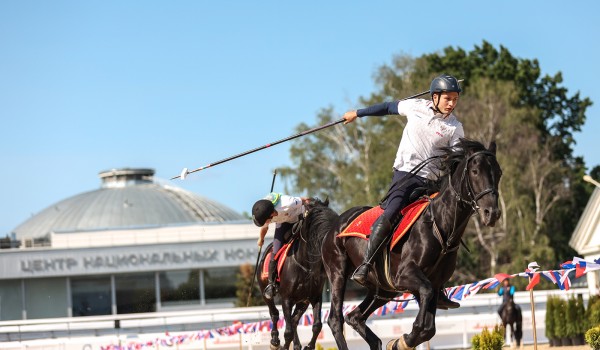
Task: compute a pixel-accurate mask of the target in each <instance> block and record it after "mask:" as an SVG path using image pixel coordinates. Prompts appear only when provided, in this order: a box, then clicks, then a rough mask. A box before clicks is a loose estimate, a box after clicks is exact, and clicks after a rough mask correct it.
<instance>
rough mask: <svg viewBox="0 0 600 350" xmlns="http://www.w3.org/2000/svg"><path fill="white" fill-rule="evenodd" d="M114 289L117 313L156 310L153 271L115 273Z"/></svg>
mask: <svg viewBox="0 0 600 350" xmlns="http://www.w3.org/2000/svg"><path fill="white" fill-rule="evenodd" d="M115 289H116V293H117V301H116V302H117V313H118V314H131V313H140V312H154V311H156V292H155V291H156V286H155V283H154V272H147V273H136V274H124V275H116V276H115Z"/></svg>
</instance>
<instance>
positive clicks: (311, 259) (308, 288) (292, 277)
mask: <svg viewBox="0 0 600 350" xmlns="http://www.w3.org/2000/svg"><path fill="white" fill-rule="evenodd" d="M328 205H329V200H325V201H324V202H322V201H320V200H318V199H314V200H311V201H310V203H309V204H307V206H306V209H307V215H306V216H305V218H304V219H303V220H302V221H301V224H300V225H297V226H295V227H294V236H293V238H292V240H293V241H292V242H291V243H290V244H291V246H290V248H289V249H288V250H287V254H286V259H285V261H284V263H283V266H282V268H281V270H280V271H279V276H280V282H279V297H278V298H277V299H281V306H282V311H283V317H284V319H285V333H284V339H285V343H284V345H283V347H282V348H283V349H289V347H290V345H291V343H292V342H293V343H294V350H299V349H301V348H302V345H301V344H300V339H299V338H298V333H297V331H296V328H297V326H298V322H299V321H300V318H301V317H302V315H304V312H305V311H306V309H307V308H308V305H309V304H310V305H312V308H313V318H314V323H313V326H312V331H313V335H312V338H311V340H310V342H309V343H308V345H307V346H306V347H305V348H304V350H312V349H314V348H315V345H316V344H315V343H316V341H317V336H318V335H319V333H320V332H321V328H322V327H323V324H322V322H321V306H322V301H323V300H322V299H323V285H324V284H325V281H326V280H327V276H326V275H325V272H324V271H323V260H322V259H321V245H322V242H323V238H324V237H325V236H326V235H330V234H331V235H335V234H336V232H337V230H338V228H339V216H338V214H337V213H336V212H335V211H333V210H332V209H330V208H329V207H328ZM272 248H273V246H272V245H270V246H268V247H267V249H266V250H265V253H264V254H263V256H262V258H261V260H260V263H259V266H265V259H266V257H267V256H268V255H269V253H270V252H271V251H272ZM281 249H284V248H281ZM257 278H258V285H259V287H260V290H261V291H264V290H265V287H266V286H267V284H268V283H269V281H268V278H267V276H265V275H263V274H258V276H257ZM263 299H264V300H265V303H266V304H267V306H268V307H269V314H270V316H271V321H272V322H273V328H272V330H271V349H272V350H275V349H280V347H279V344H280V341H279V331H278V329H277V322H278V321H279V311H278V310H277V306H276V305H275V298H274V299H266V298H264V295H263Z"/></svg>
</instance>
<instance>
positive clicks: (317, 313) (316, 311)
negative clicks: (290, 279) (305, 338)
mask: <svg viewBox="0 0 600 350" xmlns="http://www.w3.org/2000/svg"><path fill="white" fill-rule="evenodd" d="M322 304H323V299H322V297H321V294H319V296H318V297H316V298H314V299H313V300H312V301H311V305H312V308H313V319H314V322H313V326H312V338H310V342H309V343H308V345H306V346H305V347H304V349H303V350H314V348H315V346H316V343H317V337H318V336H319V334H320V333H321V329H322V328H323V323H322V322H321V306H322Z"/></svg>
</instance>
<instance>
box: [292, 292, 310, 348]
mask: <svg viewBox="0 0 600 350" xmlns="http://www.w3.org/2000/svg"><path fill="white" fill-rule="evenodd" d="M307 308H308V302H307V301H304V302H300V303H298V304H296V306H295V307H294V312H293V313H292V317H291V318H292V321H291V322H292V334H293V335H294V340H293V341H294V350H300V349H301V348H302V344H300V338H299V337H298V323H299V322H300V318H302V315H304V313H305V312H306V309H307Z"/></svg>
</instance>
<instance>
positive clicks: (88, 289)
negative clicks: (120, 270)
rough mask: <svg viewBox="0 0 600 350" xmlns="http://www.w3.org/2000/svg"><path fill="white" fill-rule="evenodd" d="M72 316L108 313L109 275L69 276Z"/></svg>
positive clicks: (109, 296)
mask: <svg viewBox="0 0 600 350" xmlns="http://www.w3.org/2000/svg"><path fill="white" fill-rule="evenodd" d="M71 304H72V306H73V316H74V317H77V316H94V315H110V314H111V313H112V312H111V309H112V308H111V305H112V301H111V294H110V277H109V276H106V277H102V276H98V277H73V278H71Z"/></svg>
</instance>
